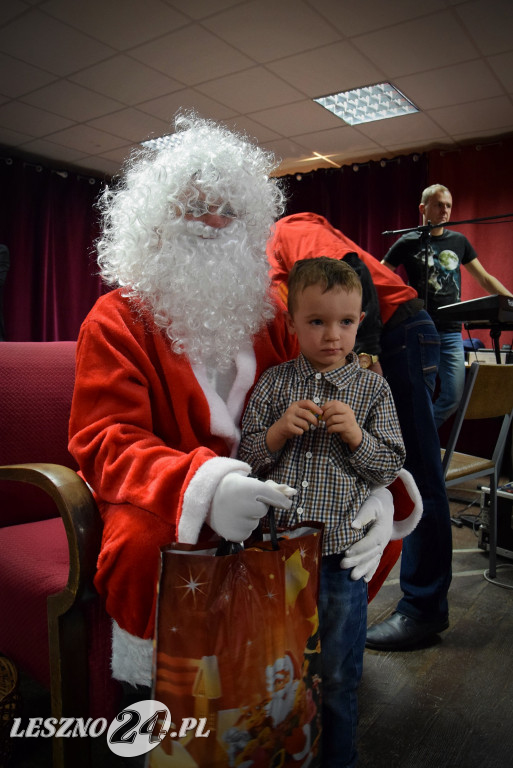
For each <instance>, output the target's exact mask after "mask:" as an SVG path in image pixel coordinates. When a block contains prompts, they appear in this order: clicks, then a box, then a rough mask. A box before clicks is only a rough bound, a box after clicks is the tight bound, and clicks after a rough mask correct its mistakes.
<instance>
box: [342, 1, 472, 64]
mask: <svg viewBox="0 0 513 768" xmlns="http://www.w3.org/2000/svg"><path fill="white" fill-rule="evenodd" d="M353 42H354V44H355V46H356V47H357V48H358V49H359V50H360V51H361V52H362V53H363V54H365V55H366V56H368V57H369V58H370V60H371V61H373V62H374V64H375V65H376V66H378V67H380V68H381V69H382V70H383V72H384V73H385V74H386V76H387V77H398V76H401V75H403V76H404V75H409V74H413V73H414V72H424V71H426V70H427V69H431V67H432V64H433V62H436V64H437V66H439V67H443V66H448V65H449V64H456V63H458V62H460V61H465V60H469V59H474V58H476V56H477V51H476V49H475V47H474V45H473V44H472V42H471V41H470V39H469V38H468V36H467V35H466V34H465V32H464V31H463V29H462V28H461V26H460V25H459V24H458V22H457V21H456V20H455V18H454V16H453V15H452V13H451V12H450V11H446V12H444V13H436V14H434V15H432V16H427V17H425V18H423V19H417V20H415V21H409V22H405V23H403V24H397V25H396V26H393V27H389V28H387V29H385V30H381V31H379V32H371V33H370V34H368V35H362V36H361V37H358V38H354V39H353Z"/></svg>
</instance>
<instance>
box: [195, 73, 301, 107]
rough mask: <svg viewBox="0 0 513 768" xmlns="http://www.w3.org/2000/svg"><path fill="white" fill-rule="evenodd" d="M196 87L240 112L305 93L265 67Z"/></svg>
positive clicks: (277, 104)
mask: <svg viewBox="0 0 513 768" xmlns="http://www.w3.org/2000/svg"><path fill="white" fill-rule="evenodd" d="M196 90H198V91H200V92H201V93H204V94H205V95H207V96H210V97H212V98H213V99H216V101H219V102H221V103H222V104H226V105H227V106H228V107H231V108H232V109H234V110H235V111H236V112H250V111H251V112H254V111H257V110H260V109H268V108H269V107H277V106H279V105H280V104H288V103H290V102H293V101H299V100H300V99H302V98H303V94H302V93H300V92H299V91H297V90H296V89H295V88H292V87H291V86H290V85H288V84H287V83H285V82H283V80H281V79H280V78H279V77H276V75H274V74H273V73H272V72H268V71H267V70H266V69H264V68H263V67H252V68H251V69H246V70H245V71H244V72H237V73H236V74H234V75H228V76H227V77H222V78H219V79H218V80H211V81H210V82H208V83H206V84H205V85H198V86H196Z"/></svg>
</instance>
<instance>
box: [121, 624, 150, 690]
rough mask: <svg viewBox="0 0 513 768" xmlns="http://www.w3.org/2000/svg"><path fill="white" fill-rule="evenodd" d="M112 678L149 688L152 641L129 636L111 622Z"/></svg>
mask: <svg viewBox="0 0 513 768" xmlns="http://www.w3.org/2000/svg"><path fill="white" fill-rule="evenodd" d="M111 668H112V677H113V678H114V679H115V680H121V681H123V682H126V683H131V684H132V685H148V686H151V682H152V674H153V640H143V638H142V637H136V635H131V634H130V633H129V632H126V630H124V629H121V627H120V626H119V624H118V623H117V622H116V621H114V620H112V660H111Z"/></svg>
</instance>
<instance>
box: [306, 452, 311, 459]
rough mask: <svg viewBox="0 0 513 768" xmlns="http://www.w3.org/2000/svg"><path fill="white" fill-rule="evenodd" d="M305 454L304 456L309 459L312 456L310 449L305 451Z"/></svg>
mask: <svg viewBox="0 0 513 768" xmlns="http://www.w3.org/2000/svg"><path fill="white" fill-rule="evenodd" d="M305 456H306V458H307V459H311V458H312V451H307V452H306V454H305Z"/></svg>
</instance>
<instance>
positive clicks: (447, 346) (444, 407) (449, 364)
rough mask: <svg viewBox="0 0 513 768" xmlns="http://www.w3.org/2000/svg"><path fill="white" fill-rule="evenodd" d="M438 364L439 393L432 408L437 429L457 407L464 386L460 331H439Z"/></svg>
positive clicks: (463, 356)
mask: <svg viewBox="0 0 513 768" xmlns="http://www.w3.org/2000/svg"><path fill="white" fill-rule="evenodd" d="M438 333H439V336H440V364H439V366H438V378H439V379H440V393H439V395H438V397H437V398H436V400H435V403H434V406H433V410H434V414H435V424H436V428H437V429H438V428H439V427H440V426H441V425H442V424H443V423H444V421H447V419H448V418H449V416H451V415H452V414H453V413H454V411H455V410H456V409H457V407H458V405H459V402H460V400H461V395H462V394H463V388H464V386H465V352H464V351H463V339H462V338H461V333H445V332H444V331H439V332H438Z"/></svg>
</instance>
